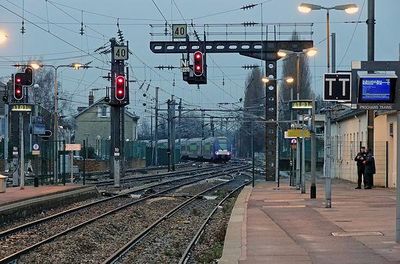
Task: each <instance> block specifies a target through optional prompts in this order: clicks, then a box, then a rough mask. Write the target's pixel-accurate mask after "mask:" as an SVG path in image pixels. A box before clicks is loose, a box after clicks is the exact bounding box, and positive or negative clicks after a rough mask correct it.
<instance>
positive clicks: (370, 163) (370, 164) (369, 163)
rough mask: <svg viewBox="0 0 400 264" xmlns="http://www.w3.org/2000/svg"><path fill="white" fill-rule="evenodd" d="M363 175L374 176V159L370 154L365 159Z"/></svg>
mask: <svg viewBox="0 0 400 264" xmlns="http://www.w3.org/2000/svg"><path fill="white" fill-rule="evenodd" d="M365 173H369V174H375V173H376V168H375V158H374V156H373V155H372V154H371V153H368V154H367V155H366V157H365Z"/></svg>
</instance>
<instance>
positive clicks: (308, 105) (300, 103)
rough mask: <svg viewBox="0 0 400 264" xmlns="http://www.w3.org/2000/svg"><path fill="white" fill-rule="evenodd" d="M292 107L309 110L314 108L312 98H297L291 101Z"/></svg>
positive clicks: (293, 108)
mask: <svg viewBox="0 0 400 264" xmlns="http://www.w3.org/2000/svg"><path fill="white" fill-rule="evenodd" d="M290 108H291V109H292V110H307V109H312V108H313V102H312V100H296V101H291V102H290Z"/></svg>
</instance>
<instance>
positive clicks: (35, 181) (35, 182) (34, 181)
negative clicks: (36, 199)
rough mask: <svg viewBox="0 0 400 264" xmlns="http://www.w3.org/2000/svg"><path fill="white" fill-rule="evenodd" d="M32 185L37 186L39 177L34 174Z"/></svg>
mask: <svg viewBox="0 0 400 264" xmlns="http://www.w3.org/2000/svg"><path fill="white" fill-rule="evenodd" d="M33 186H34V187H39V177H38V176H35V178H33Z"/></svg>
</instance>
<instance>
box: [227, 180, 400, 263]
mask: <svg viewBox="0 0 400 264" xmlns="http://www.w3.org/2000/svg"><path fill="white" fill-rule="evenodd" d="M281 186H282V187H281V188H279V189H277V188H275V187H276V184H275V183H273V182H267V183H266V182H262V183H259V184H257V185H256V187H255V188H254V189H252V187H251V186H250V187H246V188H245V189H244V190H243V191H242V192H241V194H240V195H239V197H238V199H237V201H236V204H235V207H234V209H233V211H232V215H231V218H230V221H229V225H228V230H227V234H226V237H225V244H224V250H223V255H222V258H221V259H220V261H219V263H230V264H231V263H240V264H247V263H252V264H253V263H274V264H292V263H301V264H306V263H307V264H308V263H323V264H330V263H332V264H333V263H335V264H336V263H349V264H350V263H351V264H356V263H360V264H361V263H363V264H369V263H371V264H372V263H373V264H380V263H400V244H397V243H396V242H395V219H396V193H395V190H393V189H383V188H374V189H372V190H364V189H361V190H355V189H354V187H355V185H354V184H353V183H349V182H345V181H341V180H334V181H333V184H332V208H325V206H324V195H325V193H324V189H323V188H324V186H323V184H322V182H321V183H320V184H318V185H317V199H313V200H311V199H309V196H310V194H309V193H306V194H301V193H300V191H298V190H296V189H295V188H293V187H289V186H288V184H287V183H285V182H283V183H282V184H281ZM308 187H309V186H308Z"/></svg>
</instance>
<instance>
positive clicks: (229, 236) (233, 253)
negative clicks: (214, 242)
mask: <svg viewBox="0 0 400 264" xmlns="http://www.w3.org/2000/svg"><path fill="white" fill-rule="evenodd" d="M252 190H253V189H252V187H251V186H246V187H244V188H243V190H242V191H241V192H240V194H239V196H238V198H237V199H236V202H235V206H234V207H233V210H232V213H231V217H230V219H229V223H228V228H227V230H226V235H225V241H224V249H223V252H222V257H221V258H220V259H219V261H218V263H230V264H231V263H238V261H239V260H240V259H241V258H243V257H245V255H246V219H247V203H248V201H249V198H250V194H251V192H252ZM243 254H244V255H243Z"/></svg>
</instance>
